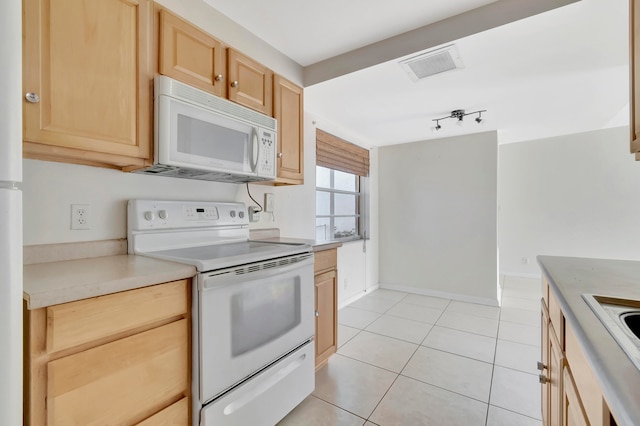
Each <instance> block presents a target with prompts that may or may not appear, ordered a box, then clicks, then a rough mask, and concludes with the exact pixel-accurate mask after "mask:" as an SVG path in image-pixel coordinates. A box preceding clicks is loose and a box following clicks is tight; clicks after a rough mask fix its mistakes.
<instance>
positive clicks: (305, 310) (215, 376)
mask: <svg viewBox="0 0 640 426" xmlns="http://www.w3.org/2000/svg"><path fill="white" fill-rule="evenodd" d="M198 299H199V301H198V333H199V341H200V345H199V360H198V361H199V362H198V364H199V371H200V386H199V388H200V389H199V390H200V401H201V402H202V403H206V402H208V401H210V400H211V399H213V398H214V397H216V396H218V395H220V394H221V393H223V392H224V391H226V390H227V389H229V388H231V387H232V386H234V385H236V384H238V383H239V382H241V381H243V380H244V379H246V378H247V377H249V376H251V375H252V374H255V373H256V372H258V371H260V370H261V369H262V368H264V367H265V366H267V365H269V364H271V363H273V362H274V361H276V360H277V359H279V358H280V357H282V356H283V355H285V354H287V353H288V352H290V351H292V350H293V349H295V348H297V347H298V346H300V345H301V344H303V343H304V342H306V341H308V340H309V339H310V338H312V336H313V334H314V327H315V322H314V320H315V317H314V283H313V254H309V253H305V254H303V255H298V256H291V257H285V258H281V259H275V260H269V261H264V262H258V263H253V264H249V265H243V266H240V267H237V268H229V269H225V270H221V271H215V272H210V273H207V274H201V275H199V276H198Z"/></svg>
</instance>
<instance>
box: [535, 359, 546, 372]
mask: <svg viewBox="0 0 640 426" xmlns="http://www.w3.org/2000/svg"><path fill="white" fill-rule="evenodd" d="M537 368H538V370H540V371H542V370H544V369H545V368H547V366H546V365H544V364H543V363H541V362H540V361H538V366H537Z"/></svg>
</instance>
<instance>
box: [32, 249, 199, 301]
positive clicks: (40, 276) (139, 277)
mask: <svg viewBox="0 0 640 426" xmlns="http://www.w3.org/2000/svg"><path fill="white" fill-rule="evenodd" d="M195 274H196V270H195V268H194V267H193V266H189V265H183V264H180V263H175V262H169V261H165V260H157V259H151V258H148V257H144V256H135V255H127V254H123V255H116V256H103V257H93V258H88V259H78V260H66V261H60V262H50V263H37V264H32V265H25V266H24V276H23V297H24V300H26V301H27V308H28V309H38V308H44V307H47V306H52V305H57V304H60V303H66V302H73V301H76V300H81V299H88V298H91V297H96V296H102V295H105V294H111V293H117V292H120V291H126V290H132V289H136V288H141V287H147V286H150V285H154V284H160V283H164V282H169V281H174V280H179V279H183V278H191V277H193V276H195Z"/></svg>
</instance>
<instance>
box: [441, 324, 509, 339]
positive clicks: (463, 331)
mask: <svg viewBox="0 0 640 426" xmlns="http://www.w3.org/2000/svg"><path fill="white" fill-rule="evenodd" d="M498 325H500V324H498ZM434 327H440V328H446V329H447V330H455V331H460V332H462V333H469V334H473V335H474V336H482V337H487V338H489V339H497V338H498V332H497V331H496V336H495V337H492V336H487V335H486V334H480V333H474V332H472V331H466V330H460V329H459V328H453V327H447V326H446V325H442V324H434ZM496 330H497V329H496Z"/></svg>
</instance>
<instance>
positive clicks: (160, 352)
mask: <svg viewBox="0 0 640 426" xmlns="http://www.w3.org/2000/svg"><path fill="white" fill-rule="evenodd" d="M24 316H25V337H24V342H25V360H24V361H25V370H24V371H25V379H24V383H25V398H24V407H25V424H26V425H34V426H35V425H38V426H40V425H49V426H51V425H89V424H96V425H98V424H137V423H140V422H142V424H159V423H157V422H156V420H158V421H159V422H160V423H162V422H164V421H165V420H166V421H170V424H179V425H188V424H189V396H190V382H191V380H190V377H191V376H190V324H189V323H190V319H189V281H188V280H182V281H176V282H171V283H165V284H160V285H155V286H151V287H146V288H142V289H137V290H130V291H125V292H122V293H116V294H111V295H106V296H100V297H96V298H93V299H87V300H81V301H77V302H71V303H66V304H62V305H55V306H51V307H48V308H42V309H37V310H32V311H28V310H26V309H25V312H24ZM145 422H146V423H145Z"/></svg>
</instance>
